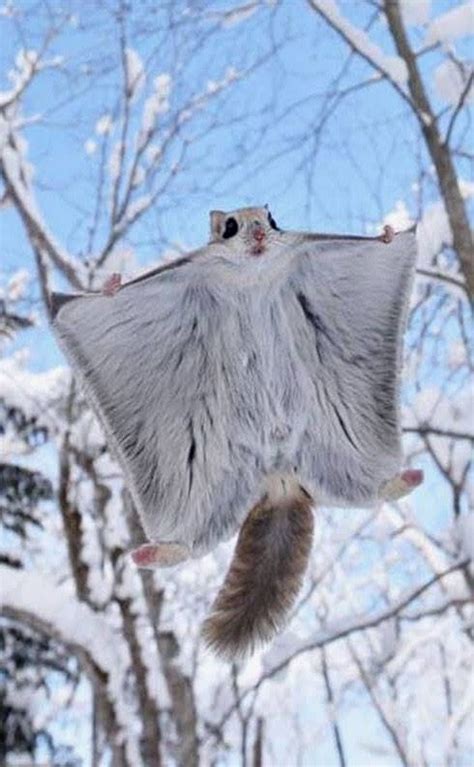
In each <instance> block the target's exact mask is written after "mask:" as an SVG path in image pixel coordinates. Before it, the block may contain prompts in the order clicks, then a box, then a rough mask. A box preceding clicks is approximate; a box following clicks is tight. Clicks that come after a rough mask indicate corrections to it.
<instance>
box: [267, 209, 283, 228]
mask: <svg viewBox="0 0 474 767" xmlns="http://www.w3.org/2000/svg"><path fill="white" fill-rule="evenodd" d="M268 223H269V224H270V226H271V228H272V229H276V230H277V232H279V231H280V230H279V229H278V227H277V223H276V221H275V219H274V218H273V216H272V214H271V213H269V214H268Z"/></svg>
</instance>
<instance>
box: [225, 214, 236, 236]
mask: <svg viewBox="0 0 474 767" xmlns="http://www.w3.org/2000/svg"><path fill="white" fill-rule="evenodd" d="M238 231H239V225H238V223H237V221H236V220H235V218H232V216H231V217H230V218H228V219H227V221H226V222H225V229H224V232H223V234H222V236H223V238H224V240H228V239H229V237H234V235H236V234H237V232H238Z"/></svg>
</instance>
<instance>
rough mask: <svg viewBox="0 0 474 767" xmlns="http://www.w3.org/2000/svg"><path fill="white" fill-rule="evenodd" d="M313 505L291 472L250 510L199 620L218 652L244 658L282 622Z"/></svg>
mask: <svg viewBox="0 0 474 767" xmlns="http://www.w3.org/2000/svg"><path fill="white" fill-rule="evenodd" d="M311 506H312V499H311V497H310V496H309V495H308V493H307V492H306V491H305V490H304V489H303V488H302V487H301V486H300V485H299V484H298V483H297V482H296V480H295V479H294V478H293V477H280V476H278V477H272V478H271V480H270V481H269V484H268V492H267V493H266V495H265V496H264V497H263V498H262V500H261V501H260V503H258V504H257V505H256V506H254V507H253V509H251V511H250V512H249V515H248V517H247V519H246V520H245V522H244V524H243V526H242V528H241V531H240V534H239V537H238V540H237V545H236V548H235V552H234V557H233V559H232V562H231V565H230V569H229V572H228V573H227V576H226V579H225V581H224V583H223V585H222V588H221V590H220V591H219V593H218V595H217V598H216V600H215V602H214V605H213V607H212V612H211V615H210V616H209V617H208V618H207V620H206V621H205V623H204V625H203V630H202V631H203V636H204V639H205V641H206V643H207V644H208V646H209V647H211V648H212V649H213V650H214V651H215V652H217V654H218V655H220V656H222V657H224V658H226V659H228V660H234V659H236V658H242V657H243V656H245V655H247V654H249V653H251V652H252V651H253V650H254V649H255V646H256V645H257V644H259V643H260V642H266V641H268V640H269V639H271V637H272V636H273V635H274V634H275V633H276V632H277V631H278V629H279V628H281V626H282V625H283V624H284V622H285V620H286V616H287V613H288V611H289V610H290V608H291V607H292V605H293V604H294V601H295V599H296V596H297V594H298V592H299V589H300V586H301V582H302V578H303V575H304V573H305V570H306V566H307V563H308V558H309V554H310V551H311V543H312V538H313V514H312V511H311Z"/></svg>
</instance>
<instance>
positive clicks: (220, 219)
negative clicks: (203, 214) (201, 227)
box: [209, 210, 227, 238]
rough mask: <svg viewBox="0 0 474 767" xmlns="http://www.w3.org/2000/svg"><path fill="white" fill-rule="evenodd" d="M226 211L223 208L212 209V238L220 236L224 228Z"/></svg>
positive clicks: (210, 216)
mask: <svg viewBox="0 0 474 767" xmlns="http://www.w3.org/2000/svg"><path fill="white" fill-rule="evenodd" d="M226 215H227V214H226V213H224V211H223V210H211V212H210V213H209V219H210V224H211V238H214V237H219V235H220V234H222V230H223V228H224V221H225V217H226Z"/></svg>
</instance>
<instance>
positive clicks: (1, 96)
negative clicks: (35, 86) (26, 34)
mask: <svg viewBox="0 0 474 767" xmlns="http://www.w3.org/2000/svg"><path fill="white" fill-rule="evenodd" d="M61 63H62V57H61V56H55V57H54V58H52V59H51V60H49V61H47V60H42V59H41V56H40V54H39V53H38V52H37V51H26V50H23V49H22V50H20V51H19V52H18V54H17V56H16V59H15V68H14V69H12V70H11V71H10V72H9V73H8V77H9V79H10V81H11V82H12V83H13V87H12V88H10V90H9V91H3V92H0V109H6V108H7V107H9V106H10V105H11V104H13V103H14V102H16V101H18V99H19V98H20V96H22V95H23V93H24V92H25V90H26V89H27V87H28V86H29V84H30V83H31V82H32V80H33V78H34V77H35V75H36V74H37V73H38V72H40V71H41V70H43V69H51V68H56V67H58V66H60V65H61Z"/></svg>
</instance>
